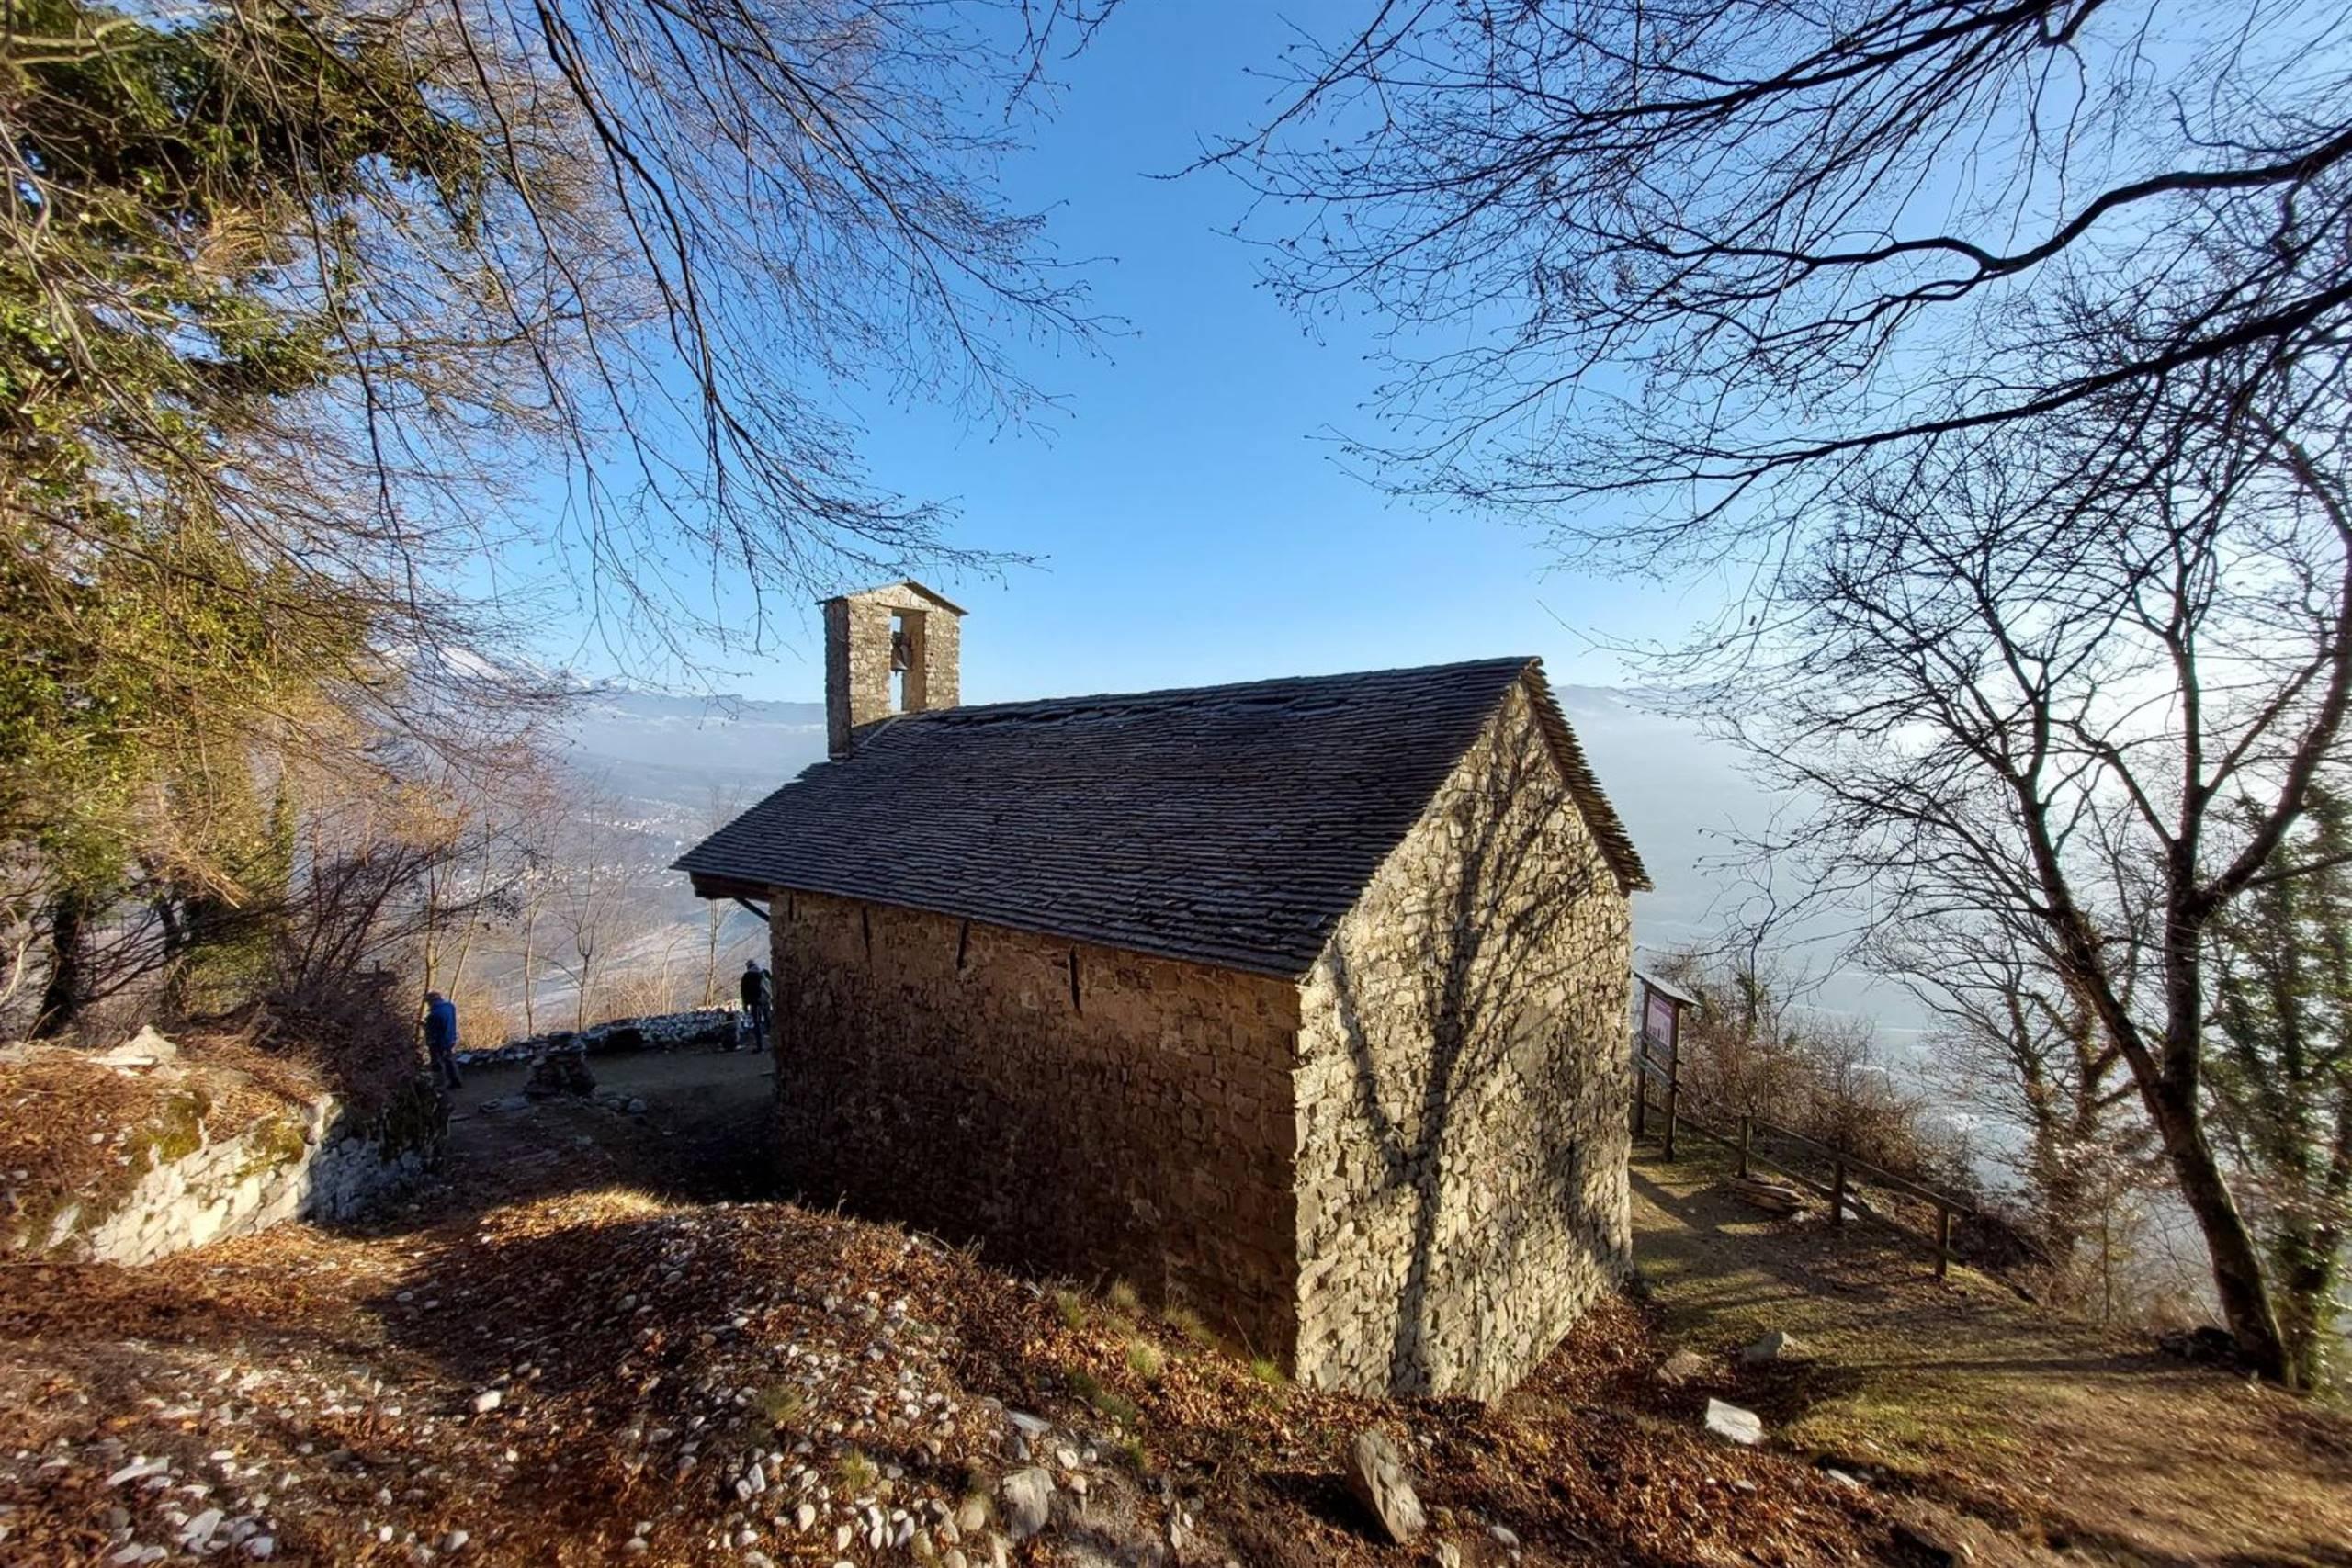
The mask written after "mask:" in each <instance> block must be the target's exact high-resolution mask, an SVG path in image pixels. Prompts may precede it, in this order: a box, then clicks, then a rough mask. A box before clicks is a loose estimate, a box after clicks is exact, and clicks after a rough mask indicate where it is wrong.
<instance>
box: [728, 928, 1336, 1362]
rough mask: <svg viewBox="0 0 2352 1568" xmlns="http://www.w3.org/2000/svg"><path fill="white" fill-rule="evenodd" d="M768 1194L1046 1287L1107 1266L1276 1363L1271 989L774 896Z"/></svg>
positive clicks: (1279, 1173)
mask: <svg viewBox="0 0 2352 1568" xmlns="http://www.w3.org/2000/svg"><path fill="white" fill-rule="evenodd" d="M772 912H773V928H772V929H773V933H774V946H775V988H776V1013H777V1041H776V1067H777V1071H776V1081H777V1096H778V1100H779V1116H780V1124H781V1129H782V1134H783V1140H782V1151H781V1152H782V1158H783V1162H784V1168H785V1172H786V1179H787V1181H788V1182H789V1184H790V1185H791V1187H792V1188H793V1189H795V1190H797V1191H798V1192H799V1193H800V1194H801V1195H802V1196H803V1197H804V1198H806V1199H807V1200H808V1201H810V1202H812V1203H818V1204H829V1203H831V1202H833V1201H837V1200H846V1201H848V1202H849V1203H850V1204H851V1206H853V1207H855V1208H858V1209H861V1210H865V1211H866V1212H869V1213H878V1214H887V1215H889V1216H891V1217H895V1218H899V1219H902V1220H905V1221H907V1222H909V1223H910V1224H915V1225H917V1226H919V1227H922V1228H924V1229H928V1230H932V1231H933V1232H936V1233H937V1234H939V1235H943V1236H946V1237H950V1238H955V1239H958V1240H961V1239H966V1238H976V1239H978V1240H981V1241H982V1242H984V1243H985V1245H986V1248H987V1250H988V1252H989V1255H990V1256H991V1257H993V1258H999V1259H1001V1260H1002V1261H1005V1262H1008V1263H1012V1264H1016V1265H1019V1266H1023V1267H1026V1268H1029V1269H1035V1270H1038V1271H1041V1272H1045V1273H1059V1274H1069V1275H1071V1276H1074V1277H1077V1278H1080V1279H1085V1280H1103V1279H1106V1278H1109V1277H1113V1276H1116V1277H1121V1278H1125V1279H1126V1280H1129V1281H1131V1282H1132V1283H1134V1284H1136V1286H1138V1287H1139V1288H1141V1289H1143V1290H1144V1291H1146V1292H1148V1293H1151V1294H1153V1295H1155V1296H1156V1297H1159V1298H1163V1299H1175V1300H1182V1301H1184V1302H1187V1303H1190V1304H1192V1305H1193V1307H1195V1308H1196V1309H1197V1310H1199V1311H1200V1312H1201V1313H1202V1314H1204V1316H1206V1317H1207V1318H1208V1319H1209V1320H1210V1321H1211V1322H1213V1323H1217V1324H1221V1325H1224V1326H1226V1327H1227V1328H1229V1329H1230V1330H1232V1331H1234V1332H1236V1333H1237V1334H1238V1335H1239V1336H1240V1337H1241V1338H1242V1339H1243V1340H1244V1341H1245V1342H1246V1343H1247V1344H1248V1345H1249V1346H1250V1348H1253V1349H1255V1350H1256V1351H1258V1352H1259V1353H1261V1354H1267V1355H1272V1356H1276V1357H1279V1358H1283V1359H1287V1356H1288V1352H1289V1348H1290V1336H1291V1330H1292V1325H1293V1321H1294V1313H1293V1306H1292V1303H1293V1301H1294V1298H1295V1266H1294V1260H1293V1256H1292V1251H1291V1237H1292V1235H1293V1234H1294V1232H1295V1219H1294V1216H1293V1213H1292V1192H1291V1180H1290V1154H1291V1139H1292V1098H1291V1077H1290V1072H1291V1063H1292V1057H1291V1053H1292V1045H1293V1040H1294V1037H1295V1032H1296V1029H1297V1025H1298V1015H1297V1006H1298V1002H1297V992H1296V989H1295V987H1293V986H1292V985H1290V984H1288V983H1287V982H1284V981H1281V980H1275V979H1267V978H1262V977H1258V976H1245V975H1238V974H1234V973H1231V972H1228V971H1225V970H1220V969H1213V968H1208V967H1205V966H1204V965H1200V964H1183V963H1178V962H1173V961H1168V960H1162V959H1157V958H1148V957H1145V956H1143V955H1141V954H1137V953H1125V952H1119V951H1114V950H1108V949H1103V948H1097V947H1090V946H1087V945H1085V944H1082V943H1079V944H1073V943H1071V942H1066V941H1060V940H1056V939H1052V938H1046V937H1040V936H1034V935H1030V934H1027V933H1024V932H1020V931H1008V930H1004V929H1002V928H1000V927H994V926H989V925H986V924H982V923H979V922H977V921H963V920H958V919H954V918H951V917H948V916H944V915H934V914H927V913H920V912H916V911H911V910H906V909H898V908H889V907H888V906H881V905H870V904H861V903H856V902H853V901H849V900H845V899H840V898H832V897H820V896H817V895H812V894H808V893H778V894H777V895H775V902H774V905H773V911H772Z"/></svg>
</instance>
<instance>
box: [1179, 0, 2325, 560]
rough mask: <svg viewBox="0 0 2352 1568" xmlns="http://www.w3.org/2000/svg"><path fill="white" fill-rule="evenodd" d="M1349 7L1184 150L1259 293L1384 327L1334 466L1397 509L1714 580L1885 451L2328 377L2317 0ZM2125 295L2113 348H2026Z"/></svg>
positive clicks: (2224, 400) (2216, 402) (1615, 1)
mask: <svg viewBox="0 0 2352 1568" xmlns="http://www.w3.org/2000/svg"><path fill="white" fill-rule="evenodd" d="M1372 13H1373V14H1372V16H1371V19H1370V20H1369V21H1368V22H1366V23H1365V24H1364V25H1363V26H1362V27H1361V28H1357V29H1354V30H1352V31H1349V32H1345V33H1341V34H1339V35H1338V36H1337V37H1336V38H1334V39H1330V40H1329V41H1328V42H1322V41H1314V40H1310V41H1308V42H1306V43H1304V44H1302V45H1300V46H1299V47H1298V49H1297V50H1296V51H1294V52H1293V53H1292V54H1291V56H1290V57H1289V60H1288V66H1289V69H1288V71H1287V72H1286V73H1285V74H1284V77H1283V84H1282V85H1281V87H1280V88H1279V89H1278V96H1277V97H1276V99H1275V102H1274V107H1273V108H1272V112H1271V114H1270V116H1269V118H1267V120H1266V122H1265V123H1264V124H1263V125H1262V126H1261V129H1260V130H1258V131H1257V132H1256V133H1254V134H1252V135H1250V136H1248V137H1246V138H1244V139H1242V140H1239V141H1235V142H1233V143H1232V144H1230V145H1227V146H1226V147H1224V148H1222V149H1221V150H1219V151H1217V152H1215V153H1214V154H1213V155H1212V159H1211V161H1212V162H1214V163H1216V164H1220V165H1221V166H1223V167H1225V168H1227V169H1228V170H1231V171H1233V172H1235V173H1237V174H1238V175H1241V176H1242V177H1243V178H1244V179H1246V180H1247V181H1248V182H1249V183H1250V185H1251V186H1252V187H1253V188H1254V189H1255V191H1256V192H1257V193H1258V195H1259V198H1260V199H1259V201H1258V203H1257V206H1256V208H1255V209H1253V214H1252V221H1251V224H1250V229H1251V231H1252V232H1253V233H1255V234H1257V235H1258V236H1259V237H1260V238H1261V240H1262V241H1263V242H1264V243H1266V244H1267V246H1268V251H1267V254H1268V258H1269V261H1268V270H1269V273H1270V275H1271V276H1272V279H1273V281H1274V282H1275V284H1276V285H1277V287H1278V288H1280V289H1282V290H1283V292H1285V293H1286V294H1287V295H1288V297H1289V298H1290V299H1293V300H1294V301H1295V303H1296V304H1298V305H1299V306H1300V307H1301V308H1302V309H1304V310H1309V311H1315V310H1323V309H1327V308H1328V309H1329V310H1334V311H1338V310H1346V309H1348V308H1350V307H1351V306H1353V305H1355V304H1357V303H1359V302H1363V301H1368V302H1369V303H1370V304H1371V305H1372V306H1373V307H1374V309H1375V310H1377V311H1379V312H1380V313H1381V316H1382V318H1383V319H1384V320H1385V321H1387V322H1388V323H1389V324H1390V325H1391V326H1393V328H1394V329H1395V332H1394V335H1393V337H1392V338H1391V339H1390V342H1389V344H1388V349H1387V353H1386V355H1385V357H1386V360H1387V363H1388V366H1389V367H1390V369H1391V370H1392V371H1393V373H1394V374H1393V378H1392V379H1391V380H1390V382H1389V384H1388V385H1387V386H1386V387H1385V389H1384V392H1383V395H1382V398H1381V399H1380V403H1381V406H1382V408H1383V409H1384V410H1385V413H1386V414H1387V415H1388V416H1389V418H1390V420H1391V422H1392V429H1393V434H1392V435H1390V436H1389V437H1386V438H1385V439H1381V440H1376V441H1370V442H1367V443H1366V444H1365V445H1364V446H1362V447H1360V448H1359V450H1360V451H1362V452H1363V453H1364V454H1365V455H1367V456H1368V457H1371V458H1373V459H1374V460H1375V461H1377V462H1379V463H1381V464H1383V465H1385V468H1386V471H1387V474H1388V477H1389V479H1390V481H1391V482H1392V483H1394V484H1396V485H1397V486H1398V487H1399V488H1402V489H1405V490H1408V491H1419V492H1425V493H1429V494H1431V495H1435V496H1439V497H1443V498H1449V499H1468V500H1471V501H1474V502H1480V503H1485V504H1489V505H1495V506H1500V507H1506V508H1522V509H1531V510H1533V511H1534V512H1536V513H1538V514H1539V516H1540V517H1541V519H1542V520H1543V521H1544V522H1545V523H1548V524H1559V525H1563V526H1565V527H1566V529H1567V531H1568V536H1570V537H1572V538H1573V539H1575V540H1577V541H1578V542H1579V543H1581V544H1583V545H1586V546H1600V547H1603V548H1605V549H1624V550H1630V552H1631V553H1632V554H1634V556H1635V557H1637V558H1638V557H1641V556H1645V555H1646V554H1647V553H1649V552H1650V551H1651V550H1653V549H1654V548H1656V547H1659V546H1662V545H1672V544H1682V545H1688V546H1691V547H1693V548H1694V549H1699V548H1700V547H1704V552H1703V554H1702V558H1713V552H1714V550H1715V549H1716V548H1717V547H1719V546H1720V544H1721V542H1722V539H1723V532H1722V531H1723V529H1724V528H1731V529H1735V530H1738V529H1748V530H1755V529H1759V528H1761V527H1763V526H1765V525H1770V524H1775V523H1781V522H1785V521H1786V520H1788V519H1789V518H1790V517H1791V516H1792V515H1794V514H1795V509H1797V508H1800V507H1801V506H1802V504H1803V503H1804V502H1806V501H1807V500H1809V499H1810V498H1812V497H1813V496H1814V495H1815V494H1816V493H1818V490H1819V487H1820V486H1822V485H1825V484H1829V483H1832V482H1834V481H1835V477H1836V475H1837V474H1838V472H1841V471H1843V470H1845V469H1847V468H1849V467H1850V466H1852V465H1853V464H1855V463H1857V462H1860V461H1863V460H1865V459H1866V458H1867V456H1868V454H1869V453H1870V452H1871V450H1873V449H1875V448H1879V447H1883V446H1887V445H1889V444H1898V445H1908V444H1912V443H1915V442H1917V441H1921V440H1928V439H1934V438H1940V437H1946V436H1950V435H1953V434H1964V433H1967V432H1971V431H1978V430H1983V429H1985V428H1988V427H1990V426H1994V425H1997V424H2000V423H2007V422H2011V421H2015V420H2018V419H2021V418H2025V419H2030V418H2039V417H2041V416H2043V415H2047V414H2049V413H2052V412H2057V411H2064V410H2066V409H2069V408H2072V407H2075V406H2077V405H2079V404H2081V403H2083V402H2084V401H2086V400H2091V399H2095V398H2096V399H2104V400H2109V401H2112V400H2116V399H2118V398H2123V399H2127V400H2155V401H2165V400H2174V399H2177V395H2178V392H2177V389H2178V387H2179V386H2180V385H2181V384H2182V383H2183V382H2184V379H2185V378H2186V379H2187V380H2190V381H2195V382H2197V383H2199V384H2200V385H2202V386H2203V388H2204V389H2205V391H2206V393H2207V395H2208V396H2209V397H2210V399H2211V404H2210V406H2211V407H2214V408H2221V407H2225V406H2227V404H2228V403H2229V402H2230V400H2233V399H2238V400H2242V399H2247V398H2254V397H2256V396H2258V395H2259V388H2260V387H2261V385H2262V384H2263V383H2265V382H2266V381H2267V379H2268V378H2271V377H2272V376H2273V375H2275V374H2278V373H2281V372H2282V371H2283V370H2284V368H2285V367H2292V366H2297V365H2303V366H2305V367H2306V368H2308V367H2309V364H2310V362H2311V361H2312V359H2313V358H2314V357H2315V356H2316V357H2321V358H2325V359H2327V360H2329V361H2330V362H2335V361H2339V360H2340V359H2341V357H2342V355H2343V353H2344V344H2345V343H2346V341H2347V339H2346V328H2347V326H2352V266H2348V265H2347V263H2352V250H2347V246H2352V223H2347V221H2346V218H2347V213H2348V212H2352V95H2347V94H2346V91H2345V85H2346V75H2345V66H2344V54H2343V46H2344V44H2345V42H2346V36H2347V32H2346V29H2347V28H2352V21H2347V18H2346V14H2345V12H2344V9H2343V7H2342V6H2340V5H2336V4H2334V3H2333V0H2244V3H2241V4H2237V5H2229V6H2212V5H2201V4H2198V3H2197V0H1943V3H1939V4H1933V5H1917V4H1913V3H1911V0H1860V3H1858V4H1854V5H1845V6H1818V5H1813V4H1807V3H1805V0H1535V3H1532V4H1525V5H1512V6H1492V5H1478V4H1470V5H1453V4H1428V3H1418V0H1417V3H1386V4H1382V5H1380V6H1376V7H1373V8H1372ZM2159 300H2160V301H2163V302H2165V306H2166V309H2165V326H2164V330H2163V331H2162V332H2161V333H2154V334H2152V335H2151V336H2149V337H2148V338H2147V339H2146V340H2145V341H2143V342H2141V343H2139V344H2135V345H2134V346H2133V347H2132V349H2131V352H2129V353H2127V354H2122V355H2113V356H2109V357H2108V358H2106V359H2104V360H2102V361H2101V362H2099V363H2098V364H2091V363H2088V362H2087V361H2086V360H2085V359H2084V358H2082V357H2080V356H2070V355H2055V356H2053V355H2048V354H2046V353H2045V352H2044V350H2045V348H2046V347H2047V346H2048V345H2049V343H2050V340H2051V339H2052V337H2053V336H2064V335H2065V334H2067V333H2069V332H2070V331H2071V330H2072V328H2071V325H2070V323H2071V322H2072V321H2079V320H2080V319H2082V317H2083V315H2084V314H2085V313H2086V312H2087V313H2090V314H2098V315H2121V314H2129V313H2130V312H2131V311H2132V310H2137V309H2139V308H2141V307H2142V306H2143V305H2144V304H2146V303H2147V302H2150V301H2159ZM1430 345H1434V346H1430ZM1782 480H1790V481H1795V482H1792V483H1789V484H1785V485H1784V484H1782V483H1781V481H1782ZM1611 498H1616V499H1615V500H1614V501H1613V502H1611V503H1610V504H1605V505H1595V504H1590V503H1592V502H1600V501H1609V500H1610V499H1611ZM1644 498H1646V501H1647V502H1649V503H1651V504H1653V505H1654V506H1655V511H1653V512H1650V513H1646V514H1645V513H1642V512H1640V511H1639V510H1638V507H1637V505H1629V504H1628V503H1629V502H1630V503H1639V502H1642V501H1643V500H1644ZM1564 504H1565V505H1569V506H1572V507H1574V508H1575V510H1574V511H1573V512H1571V513H1566V514H1565V515H1564V514H1563V513H1562V512H1561V511H1560V510H1559V508H1560V507H1562V506H1563V505H1564ZM1620 558H1623V557H1622V556H1621V557H1620Z"/></svg>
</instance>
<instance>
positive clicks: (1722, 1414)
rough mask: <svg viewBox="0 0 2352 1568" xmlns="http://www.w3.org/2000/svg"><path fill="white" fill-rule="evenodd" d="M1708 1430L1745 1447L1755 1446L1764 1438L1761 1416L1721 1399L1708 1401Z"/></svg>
mask: <svg viewBox="0 0 2352 1568" xmlns="http://www.w3.org/2000/svg"><path fill="white" fill-rule="evenodd" d="M1707 1430H1708V1431H1710V1432H1713V1433H1714V1434H1715V1435H1716V1436H1717V1437H1719V1438H1729V1439H1731V1440H1732V1441H1733V1442H1735V1443H1738V1444H1740V1445H1741V1446H1742V1447H1744V1448H1754V1447H1755V1446H1756V1445H1757V1444H1758V1443H1760V1442H1762V1441H1763V1440H1764V1422H1763V1420H1762V1418H1761V1417H1759V1416H1757V1414H1756V1413H1755V1412H1754V1411H1752V1410H1742V1409H1741V1408H1740V1407H1739V1406H1738V1405H1736V1404H1724V1402H1723V1401H1722V1400H1720V1399H1710V1400H1709V1401H1707Z"/></svg>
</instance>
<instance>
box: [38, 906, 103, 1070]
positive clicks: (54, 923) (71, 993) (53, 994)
mask: <svg viewBox="0 0 2352 1568" xmlns="http://www.w3.org/2000/svg"><path fill="white" fill-rule="evenodd" d="M88 914H89V910H88V908H87V907H86V903H85V900H84V898H83V897H82V894H81V892H80V891H79V890H78V889H76V888H71V887H69V888H66V889H65V890H63V891H62V892H61V893H59V894H58V895H57V896H56V897H53V898H51V900H50V901H49V979H48V981H47V983H46V984H44V985H43V986H42V987H41V989H40V1010H38V1011H36V1012H35V1013H34V1014H33V1028H32V1032H33V1037H34V1038H35V1039H39V1040H47V1039H53V1038H54V1037H56V1036H57V1035H60V1034H62V1033H64V1032H66V1031H67V1030H68V1029H70V1028H72V1027H73V1024H74V1019H75V1017H76V1016H78V1015H79V1014H80V1012H81V1010H82V988H83V987H82V968H83V964H82V960H83V951H82V949H83V936H84V930H83V928H84V926H85V924H86V923H87V919H88Z"/></svg>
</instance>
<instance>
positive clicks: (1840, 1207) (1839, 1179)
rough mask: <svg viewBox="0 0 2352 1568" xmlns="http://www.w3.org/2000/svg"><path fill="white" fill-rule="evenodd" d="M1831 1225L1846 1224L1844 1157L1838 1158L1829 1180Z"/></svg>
mask: <svg viewBox="0 0 2352 1568" xmlns="http://www.w3.org/2000/svg"><path fill="white" fill-rule="evenodd" d="M1829 1223H1830V1224H1833V1225H1842V1224H1845V1223H1846V1161H1845V1158H1844V1156H1839V1157H1838V1161H1837V1164H1836V1165H1835V1167H1834V1168H1832V1172H1831V1175H1830V1178H1829Z"/></svg>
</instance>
